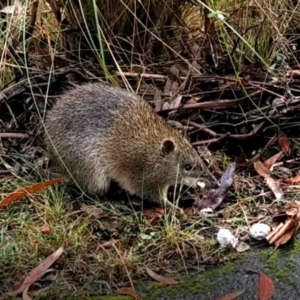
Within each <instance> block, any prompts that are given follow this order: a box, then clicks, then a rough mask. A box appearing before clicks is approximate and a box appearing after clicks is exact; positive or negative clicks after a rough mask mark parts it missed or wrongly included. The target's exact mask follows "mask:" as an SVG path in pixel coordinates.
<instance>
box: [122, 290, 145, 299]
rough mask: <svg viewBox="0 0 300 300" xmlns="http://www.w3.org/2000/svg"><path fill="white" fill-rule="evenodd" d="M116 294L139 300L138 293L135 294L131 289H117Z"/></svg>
mask: <svg viewBox="0 0 300 300" xmlns="http://www.w3.org/2000/svg"><path fill="white" fill-rule="evenodd" d="M117 293H118V294H119V295H129V296H131V297H132V298H134V299H135V300H140V299H142V298H141V295H140V294H139V293H137V292H136V291H135V290H134V289H133V288H131V287H122V288H118V289H117Z"/></svg>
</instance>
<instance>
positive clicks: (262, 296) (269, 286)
mask: <svg viewBox="0 0 300 300" xmlns="http://www.w3.org/2000/svg"><path fill="white" fill-rule="evenodd" d="M259 274H260V281H259V292H258V299H259V300H269V299H271V298H272V297H273V295H274V293H275V286H274V281H273V279H272V278H270V277H269V276H267V275H266V274H264V273H262V272H259Z"/></svg>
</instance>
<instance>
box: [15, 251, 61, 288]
mask: <svg viewBox="0 0 300 300" xmlns="http://www.w3.org/2000/svg"><path fill="white" fill-rule="evenodd" d="M63 252H64V248H63V247H60V248H58V249H57V250H56V251H55V252H53V253H52V254H50V255H49V256H48V257H47V258H46V259H45V260H44V261H43V262H42V263H40V264H39V265H38V266H37V267H36V268H34V269H33V270H32V271H30V272H29V273H28V274H27V275H26V277H25V278H23V279H22V280H21V281H20V282H19V283H18V284H17V286H16V289H15V292H16V294H20V293H22V292H23V291H24V290H25V289H28V288H29V287H30V286H31V285H32V284H33V283H35V282H36V281H37V280H39V279H40V278H41V277H42V276H43V274H44V273H45V272H46V271H47V269H48V268H49V267H50V266H51V265H52V264H53V263H54V262H55V261H56V260H57V259H58V258H59V257H60V256H61V255H62V253H63Z"/></svg>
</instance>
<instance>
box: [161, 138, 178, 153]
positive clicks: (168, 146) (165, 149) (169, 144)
mask: <svg viewBox="0 0 300 300" xmlns="http://www.w3.org/2000/svg"><path fill="white" fill-rule="evenodd" d="M174 149H175V144H174V142H173V141H171V140H165V141H163V143H162V145H161V152H162V154H163V155H168V154H170V153H171V152H173V151H174Z"/></svg>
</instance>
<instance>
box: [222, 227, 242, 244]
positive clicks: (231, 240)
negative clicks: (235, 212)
mask: <svg viewBox="0 0 300 300" xmlns="http://www.w3.org/2000/svg"><path fill="white" fill-rule="evenodd" d="M217 240H218V243H219V244H220V245H221V246H228V245H231V246H232V247H236V245H237V242H238V239H237V238H236V237H235V236H234V235H233V234H232V233H231V231H230V230H228V229H224V228H222V229H220V230H219V232H218V235H217Z"/></svg>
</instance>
